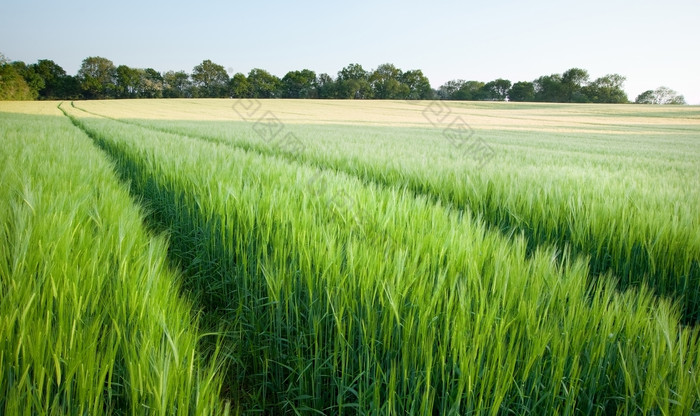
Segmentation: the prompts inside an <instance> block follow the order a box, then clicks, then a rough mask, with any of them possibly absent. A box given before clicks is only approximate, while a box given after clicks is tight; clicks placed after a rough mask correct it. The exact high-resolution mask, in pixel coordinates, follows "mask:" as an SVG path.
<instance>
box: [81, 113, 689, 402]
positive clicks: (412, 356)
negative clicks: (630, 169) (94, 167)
mask: <svg viewBox="0 0 700 416" xmlns="http://www.w3.org/2000/svg"><path fill="white" fill-rule="evenodd" d="M67 113H68V114H69V115H71V117H73V120H74V122H75V123H76V125H78V126H79V127H80V128H82V129H84V130H85V131H86V133H88V134H89V135H90V136H91V137H92V138H93V139H94V140H95V142H96V143H98V144H99V145H100V146H101V147H102V148H103V149H104V150H105V151H106V152H107V153H108V154H109V155H110V156H111V157H112V158H113V160H114V161H115V163H116V164H117V166H118V168H119V171H120V172H121V175H123V177H124V178H125V179H127V180H128V181H129V182H130V183H131V186H132V190H133V192H135V193H136V194H137V195H139V196H140V197H141V198H143V200H144V201H146V202H147V203H148V204H149V206H150V207H151V209H152V211H153V218H155V219H157V220H158V221H161V222H162V225H164V226H166V227H167V228H168V229H169V230H170V233H171V235H172V240H173V244H174V246H175V247H177V248H178V250H181V252H176V253H171V254H173V255H176V256H178V258H179V259H180V260H181V261H182V262H183V266H184V267H186V268H189V269H190V270H191V272H193V274H194V275H198V276H199V280H198V281H196V282H193V283H192V289H193V291H195V292H196V293H198V294H199V296H200V297H201V298H202V299H205V300H206V302H208V305H209V306H208V308H209V309H210V310H213V311H214V313H218V314H219V316H220V317H221V319H224V320H226V321H227V323H228V325H230V327H231V328H233V330H232V331H231V335H230V337H231V339H235V340H237V342H238V345H239V346H240V353H241V355H240V356H241V357H242V358H241V359H242V366H241V369H240V371H238V372H237V374H235V375H234V376H235V377H238V383H239V386H240V387H241V388H242V389H243V390H244V391H246V392H247V393H248V394H249V397H250V399H249V400H250V403H251V405H253V404H254V405H256V406H257V408H256V409H253V410H262V411H267V412H273V413H294V412H301V413H304V412H310V411H312V410H316V411H320V412H325V413H334V414H357V413H380V414H465V413H473V412H487V413H492V414H500V413H506V412H516V413H533V412H534V413H543V414H550V413H573V414H606V413H618V414H634V413H636V412H639V411H640V410H641V411H646V412H661V413H667V414H688V413H691V412H692V411H697V410H698V405H699V403H698V398H697V392H698V380H697V377H696V375H695V371H697V368H698V365H700V363H699V362H698V361H699V360H700V357H699V356H698V331H697V330H696V329H688V328H685V329H683V328H682V327H681V325H680V324H679V322H678V320H679V316H678V314H677V313H675V312H673V308H672V307H669V305H668V304H667V303H665V302H659V301H658V300H656V299H655V298H654V297H653V296H651V295H650V294H649V293H648V292H646V291H644V290H640V291H627V292H624V293H618V292H617V291H616V290H614V289H613V288H612V286H611V285H610V284H608V283H607V282H606V281H605V280H604V279H602V280H601V281H600V282H598V284H597V285H596V287H595V288H594V289H592V290H591V289H590V288H589V285H588V284H587V282H586V276H587V270H586V267H585V265H583V264H582V263H581V262H577V261H571V262H569V261H564V262H561V263H560V262H557V261H554V257H555V253H553V252H552V251H551V250H544V249H541V250H535V252H534V253H533V254H532V255H531V256H529V257H528V256H527V255H526V247H525V246H526V244H525V241H524V240H523V239H521V238H517V237H516V238H513V239H505V238H503V237H502V236H501V235H500V234H499V233H495V232H491V231H489V230H487V229H486V227H485V226H484V225H483V223H481V222H480V221H478V220H476V219H474V218H472V217H471V215H470V214H469V213H463V214H462V215H460V214H458V213H456V212H455V211H453V210H450V209H448V208H445V207H443V206H441V205H440V204H435V203H433V202H432V201H430V200H428V198H424V197H416V196H415V195H414V194H413V193H412V192H409V191H407V190H405V189H400V188H390V187H385V186H378V185H375V184H372V183H370V184H366V183H363V182H362V181H360V180H359V179H358V178H356V177H353V176H352V175H346V174H343V173H335V172H328V171H324V170H319V169H317V168H315V167H313V166H309V165H306V164H298V163H290V162H289V161H285V160H283V159H280V158H276V157H269V156H265V155H261V154H259V153H258V152H246V151H243V150H241V149H237V148H235V147H232V146H230V145H222V144H216V143H209V142H206V141H202V140H198V139H191V138H188V137H184V136H182V135H177V134H170V133H163V132H156V131H153V130H148V129H144V128H141V127H137V126H130V125H127V124H124V123H118V122H115V121H112V120H104V119H97V118H79V115H80V114H79V113H78V112H76V111H75V110H73V109H67ZM661 340H663V342H660V341H661ZM670 397H673V400H669V398H670Z"/></svg>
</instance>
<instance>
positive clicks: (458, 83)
mask: <svg viewBox="0 0 700 416" xmlns="http://www.w3.org/2000/svg"><path fill="white" fill-rule="evenodd" d="M465 83H466V81H465V80H463V79H453V80H450V81H447V82H446V83H444V84H442V85H441V86H440V88H438V98H440V99H441V100H454V99H456V98H454V97H455V93H456V92H457V91H459V90H460V89H461V88H462V87H463V86H464V84H465Z"/></svg>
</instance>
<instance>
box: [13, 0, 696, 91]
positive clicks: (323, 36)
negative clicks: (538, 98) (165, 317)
mask: <svg viewBox="0 0 700 416" xmlns="http://www.w3.org/2000/svg"><path fill="white" fill-rule="evenodd" d="M0 11H1V13H0V52H1V53H3V54H4V55H5V56H7V57H8V58H9V59H11V60H21V61H24V62H26V63H28V64H29V63H34V62H36V61H37V60H39V59H51V60H53V61H55V62H56V63H57V64H59V65H61V66H62V67H63V68H64V69H65V70H66V71H67V72H68V73H69V74H75V73H76V72H77V70H78V68H79V67H80V64H81V62H82V60H83V59H84V58H86V57H88V56H103V57H106V58H109V59H111V60H112V61H113V62H114V64H115V65H121V64H124V65H129V66H131V67H138V68H146V67H151V68H154V69H156V70H158V71H162V72H165V71H168V70H176V71H177V70H184V71H186V72H188V73H190V72H191V71H192V68H193V67H194V66H195V65H197V64H199V63H201V62H202V60H204V59H211V60H212V61H214V62H216V63H218V64H220V65H223V66H224V67H225V68H227V69H228V70H230V71H231V74H233V73H234V72H243V73H246V74H247V73H248V72H249V71H250V70H251V69H252V68H263V69H266V70H268V71H269V72H271V73H273V74H275V75H277V76H279V77H282V76H284V74H285V73H286V72H287V71H290V70H297V69H305V68H308V69H311V70H313V71H316V73H324V72H325V73H328V74H330V75H332V76H333V77H335V76H336V75H337V72H338V71H339V70H340V69H342V68H343V67H344V66H346V65H348V64H350V63H359V64H361V65H362V66H363V67H364V68H365V69H367V70H371V69H373V68H376V67H377V66H378V65H380V64H383V63H393V64H394V65H396V66H397V67H399V68H401V69H403V70H404V71H406V70H409V69H421V70H423V73H424V74H425V75H426V76H427V77H428V78H429V79H430V83H431V85H432V86H433V88H438V87H439V86H440V85H442V84H444V83H445V82H446V81H449V80H451V79H465V80H478V81H483V82H487V81H491V80H493V79H496V78H506V79H509V80H511V81H512V82H517V81H532V80H534V79H535V78H537V77H539V76H540V75H549V74H552V73H562V72H564V71H566V70H567V69H569V68H572V67H578V68H584V69H586V70H588V72H589V74H590V76H591V80H593V79H595V78H597V77H600V76H603V75H605V74H608V73H618V74H621V75H624V76H626V77H627V82H626V83H625V90H626V91H627V93H628V97H629V99H630V100H634V99H635V97H636V96H637V95H638V94H640V93H641V92H643V91H645V90H648V89H655V88H657V87H659V86H662V85H663V86H667V87H669V88H671V89H673V90H676V91H677V92H678V93H680V94H683V95H684V96H685V98H686V101H687V102H688V103H689V104H700V53H698V49H700V46H699V45H700V24H698V22H700V1H698V0H692V1H691V0H666V1H649V0H640V1H622V0H607V1H605V0H591V1H588V2H573V1H554V0H537V1H501V2H490V3H487V2H474V1H451V0H450V1H447V0H434V1H432V2H431V3H428V2H418V1H412V0H409V1H398V0H392V1H378V2H372V1H368V0H356V1H354V2H343V3H342V4H341V3H336V2H324V1H318V0H302V1H298V2H294V3H292V2H282V1H268V2H252V1H251V2H238V1H232V2H225V1H216V0H203V1H200V2H197V3H195V2H189V3H184V2H182V3H181V2H178V1H175V2H167V1H162V0H156V1H151V2H146V1H135V0H123V1H120V2H111V3H102V2H91V1H85V0H80V1H76V0H66V1H63V2H46V1H38V0H23V1H16V0H13V1H4V2H3V4H2V5H1V6H0Z"/></svg>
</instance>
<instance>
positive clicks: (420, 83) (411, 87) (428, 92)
mask: <svg viewBox="0 0 700 416" xmlns="http://www.w3.org/2000/svg"><path fill="white" fill-rule="evenodd" d="M400 81H401V83H402V84H403V85H405V86H406V88H408V94H407V95H406V97H404V98H406V99H409V100H432V99H433V98H434V97H435V96H434V94H433V89H432V88H431V87H430V81H429V80H428V77H426V76H425V75H423V71H421V70H420V69H415V70H411V71H406V72H404V73H403V75H402V76H401V78H400Z"/></svg>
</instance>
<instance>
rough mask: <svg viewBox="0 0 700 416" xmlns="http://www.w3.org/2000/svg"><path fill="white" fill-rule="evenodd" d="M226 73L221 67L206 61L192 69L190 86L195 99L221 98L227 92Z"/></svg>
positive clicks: (227, 79)
mask: <svg viewBox="0 0 700 416" xmlns="http://www.w3.org/2000/svg"><path fill="white" fill-rule="evenodd" d="M228 82H229V77H228V73H227V72H226V70H225V69H224V67H223V66H221V65H219V64H215V63H214V62H212V61H210V60H209V59H206V60H204V61H202V63H201V64H199V65H197V66H195V67H194V68H193V69H192V84H193V85H194V88H195V94H196V96H197V97H202V98H223V97H226V95H227V92H228Z"/></svg>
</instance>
